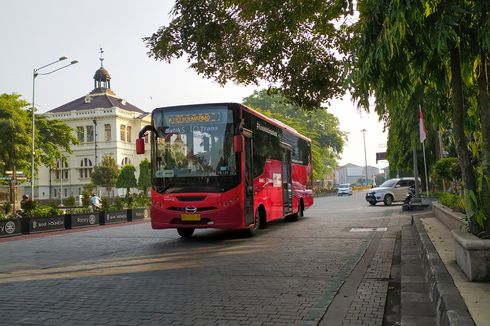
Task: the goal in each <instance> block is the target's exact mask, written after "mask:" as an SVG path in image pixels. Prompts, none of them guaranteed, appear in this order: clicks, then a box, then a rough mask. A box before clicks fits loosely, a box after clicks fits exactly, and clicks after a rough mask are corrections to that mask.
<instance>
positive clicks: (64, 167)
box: [56, 158, 69, 180]
mask: <svg viewBox="0 0 490 326" xmlns="http://www.w3.org/2000/svg"><path fill="white" fill-rule="evenodd" d="M68 171H69V167H68V162H67V160H66V158H63V159H61V160H58V162H57V163H56V180H60V178H62V179H63V180H66V179H68Z"/></svg>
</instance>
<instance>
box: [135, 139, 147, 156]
mask: <svg viewBox="0 0 490 326" xmlns="http://www.w3.org/2000/svg"><path fill="white" fill-rule="evenodd" d="M136 154H145V139H144V138H138V139H136Z"/></svg>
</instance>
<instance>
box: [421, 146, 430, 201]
mask: <svg viewBox="0 0 490 326" xmlns="http://www.w3.org/2000/svg"><path fill="white" fill-rule="evenodd" d="M424 143H425V142H422V150H423V152H424V171H425V192H426V193H427V197H429V179H428V177H427V161H426V160H425V145H424Z"/></svg>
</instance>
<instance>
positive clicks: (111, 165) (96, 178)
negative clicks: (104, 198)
mask: <svg viewBox="0 0 490 326" xmlns="http://www.w3.org/2000/svg"><path fill="white" fill-rule="evenodd" d="M118 175H119V168H118V167H117V165H116V161H114V159H113V158H112V157H111V156H105V157H104V158H103V159H102V162H101V163H100V165H98V166H96V167H94V171H93V172H92V176H91V178H92V183H93V184H94V185H96V186H99V187H105V188H106V190H107V193H108V194H110V189H111V188H112V187H114V186H115V185H116V180H117V177H118Z"/></svg>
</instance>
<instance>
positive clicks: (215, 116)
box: [167, 112, 222, 126]
mask: <svg viewBox="0 0 490 326" xmlns="http://www.w3.org/2000/svg"><path fill="white" fill-rule="evenodd" d="M221 121H222V117H221V112H199V113H176V114H170V115H167V122H168V125H169V126H175V125H181V124H189V123H196V122H197V123H219V122H221Z"/></svg>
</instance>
